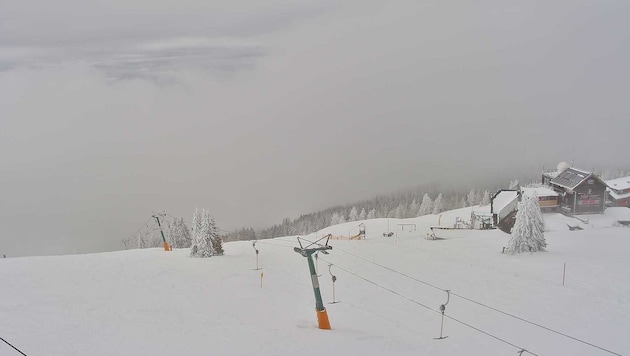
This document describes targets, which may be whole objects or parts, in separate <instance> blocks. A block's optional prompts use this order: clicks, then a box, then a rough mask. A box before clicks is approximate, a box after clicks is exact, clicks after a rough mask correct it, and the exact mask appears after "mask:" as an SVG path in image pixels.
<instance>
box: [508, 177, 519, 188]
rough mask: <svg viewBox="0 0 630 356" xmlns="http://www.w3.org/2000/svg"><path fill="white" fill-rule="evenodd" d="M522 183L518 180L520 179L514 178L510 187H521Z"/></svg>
mask: <svg viewBox="0 0 630 356" xmlns="http://www.w3.org/2000/svg"><path fill="white" fill-rule="evenodd" d="M519 187H520V184H519V182H518V179H514V180H511V181H510V186H509V188H508V189H511V190H514V189H519Z"/></svg>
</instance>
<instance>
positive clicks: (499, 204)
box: [492, 190, 518, 213]
mask: <svg viewBox="0 0 630 356" xmlns="http://www.w3.org/2000/svg"><path fill="white" fill-rule="evenodd" d="M517 197H518V192H517V191H516V190H501V191H499V192H497V194H495V195H494V199H493V200H492V210H493V211H492V212H493V213H494V212H499V211H501V210H503V208H505V207H506V206H507V205H508V204H510V203H511V202H513V201H514V199H516V198H517Z"/></svg>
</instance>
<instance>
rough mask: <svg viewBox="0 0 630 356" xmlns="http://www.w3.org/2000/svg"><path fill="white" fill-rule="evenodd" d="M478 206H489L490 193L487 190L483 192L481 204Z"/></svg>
mask: <svg viewBox="0 0 630 356" xmlns="http://www.w3.org/2000/svg"><path fill="white" fill-rule="evenodd" d="M479 205H481V206H486V205H490V192H489V191H488V190H487V189H486V190H485V191H484V192H483V195H482V196H481V202H479Z"/></svg>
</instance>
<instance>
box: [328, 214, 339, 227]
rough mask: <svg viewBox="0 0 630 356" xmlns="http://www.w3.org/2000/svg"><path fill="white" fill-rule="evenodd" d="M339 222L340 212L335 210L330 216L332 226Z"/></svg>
mask: <svg viewBox="0 0 630 356" xmlns="http://www.w3.org/2000/svg"><path fill="white" fill-rule="evenodd" d="M337 224H339V214H337V212H334V213H333V214H332V217H331V218H330V226H332V225H337Z"/></svg>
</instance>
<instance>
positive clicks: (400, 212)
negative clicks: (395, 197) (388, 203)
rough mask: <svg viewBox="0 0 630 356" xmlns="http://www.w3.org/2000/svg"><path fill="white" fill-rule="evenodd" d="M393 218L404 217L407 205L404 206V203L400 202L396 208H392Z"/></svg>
mask: <svg viewBox="0 0 630 356" xmlns="http://www.w3.org/2000/svg"><path fill="white" fill-rule="evenodd" d="M392 215H393V216H392V217H393V218H397V219H404V218H406V217H407V207H406V206H405V204H404V203H402V202H401V203H400V204H398V206H397V207H396V209H394V213H393V214H392Z"/></svg>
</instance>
